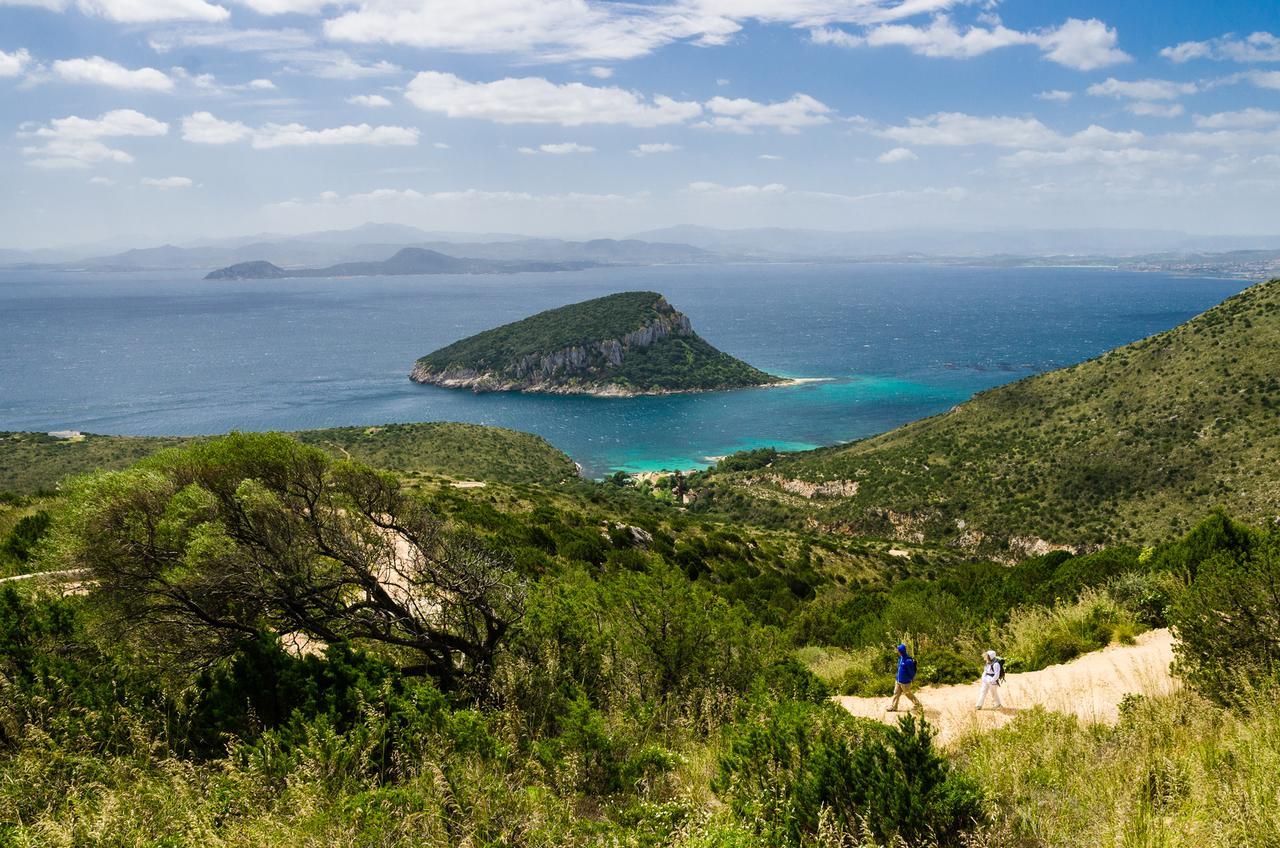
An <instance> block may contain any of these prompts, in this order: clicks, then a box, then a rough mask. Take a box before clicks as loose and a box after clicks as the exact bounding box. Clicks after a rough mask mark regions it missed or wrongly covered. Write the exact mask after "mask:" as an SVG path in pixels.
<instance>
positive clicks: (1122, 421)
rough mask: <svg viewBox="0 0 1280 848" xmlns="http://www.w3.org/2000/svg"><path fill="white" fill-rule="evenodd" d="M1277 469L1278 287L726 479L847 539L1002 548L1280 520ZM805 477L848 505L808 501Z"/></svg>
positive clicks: (1265, 286) (1250, 292)
mask: <svg viewBox="0 0 1280 848" xmlns="http://www.w3.org/2000/svg"><path fill="white" fill-rule="evenodd" d="M1277 457H1280V280H1273V281H1271V282H1268V283H1262V284H1259V285H1256V286H1254V287H1252V288H1250V289H1247V290H1246V291H1244V292H1242V293H1241V294H1239V295H1237V296H1235V297H1232V298H1230V299H1229V300H1227V301H1225V302H1224V303H1222V304H1220V305H1219V306H1217V307H1214V308H1213V309H1210V310H1209V311H1208V312H1205V313H1204V314H1202V315H1200V316H1198V317H1196V318H1194V319H1192V320H1191V321H1189V322H1187V323H1186V324H1183V325H1181V326H1179V327H1176V328H1174V329H1172V330H1170V331H1168V332H1165V333H1161V334H1159V335H1156V336H1152V337H1151V338H1148V339H1144V340H1142V341H1139V342H1136V343H1134V344H1131V345H1128V346H1126V347H1122V348H1119V349H1117V350H1114V351H1112V352H1110V353H1108V354H1106V355H1104V356H1102V357H1099V358H1098V359H1094V360H1091V361H1089V362H1085V363H1082V364H1080V365H1076V366H1074V367H1071V368H1065V369H1063V370H1060V371H1055V372H1052V373H1048V374H1043V375H1039V376H1036V377H1031V378H1028V379H1025V380H1021V381H1019V382H1016V383H1012V384H1010V385H1006V386H1002V387H999V388H996V389H992V390H990V391H987V392H983V393H982V394H980V395H977V396H976V397H974V398H973V399H972V400H970V401H969V402H967V403H964V404H961V405H960V406H958V407H956V408H955V409H953V410H951V411H950V412H948V413H946V414H943V415H938V416H935V417H933V418H929V419H925V420H923V421H918V422H915V423H913V424H909V425H907V426H905V427H902V428H899V429H897V430H894V431H892V432H890V433H886V434H884V435H881V436H878V437H875V438H871V439H866V440H864V441H860V442H856V443H852V444H848V445H841V446H837V447H832V448H826V449H822V450H818V451H812V452H808V453H803V454H794V455H791V456H788V457H783V458H781V459H780V460H779V461H777V462H775V463H774V464H773V466H772V468H771V469H769V471H768V473H761V472H759V471H757V472H752V473H749V474H738V475H734V476H731V477H728V478H727V479H728V480H729V481H731V483H732V486H733V488H734V489H735V490H736V491H735V492H734V496H736V497H737V498H738V499H739V502H740V503H743V502H747V503H749V500H748V499H750V500H755V499H761V498H763V499H765V500H770V501H773V504H772V505H770V506H769V507H768V508H771V509H777V508H778V506H779V505H781V506H782V508H783V509H784V510H790V511H792V512H793V513H794V515H802V516H804V518H805V519H807V520H811V521H814V522H817V523H819V524H821V525H826V526H829V527H831V528H833V529H840V530H846V531H853V532H866V533H877V534H880V533H883V534H886V535H894V536H899V537H902V536H913V535H921V536H923V537H924V538H930V539H936V540H951V541H956V542H959V543H961V544H964V545H966V546H969V545H972V546H977V547H986V548H988V549H993V548H995V547H1001V546H1003V545H1004V544H1005V542H1006V541H1007V540H1008V539H1010V538H1011V537H1017V536H1025V537H1041V538H1044V539H1048V540H1052V541H1054V542H1060V543H1069V544H1075V545H1080V544H1090V543H1106V542H1115V541H1123V540H1139V539H1152V538H1160V537H1161V536H1164V535H1167V534H1168V533H1170V532H1171V531H1176V530H1179V529H1181V528H1184V527H1186V526H1188V525H1189V523H1190V522H1191V521H1194V520H1195V519H1196V518H1198V517H1200V516H1202V515H1203V514H1204V513H1205V512H1206V511H1207V510H1209V509H1212V508H1213V507H1215V506H1219V505H1223V506H1226V507H1227V508H1228V509H1229V510H1230V511H1231V512H1232V513H1234V514H1236V515H1239V516H1241V517H1244V518H1248V519H1250V520H1255V521H1262V520H1268V519H1270V518H1272V517H1273V516H1275V515H1276V514H1277V513H1280V466H1277V464H1276V462H1277V460H1276V458H1277ZM790 481H806V482H808V483H827V484H828V485H827V488H826V491H830V492H834V493H835V494H833V495H832V496H831V497H823V496H822V494H821V493H819V494H818V495H817V496H812V497H809V498H805V497H802V496H799V495H796V494H794V492H795V491H796V490H797V489H798V486H797V485H796V484H795V483H793V482H790ZM833 481H834V482H833ZM854 483H856V484H857V485H856V487H855V486H854V485H853V484H854ZM788 488H789V489H790V491H788ZM854 489H856V491H852V490H854ZM810 491H811V490H810ZM744 495H745V496H746V498H744V497H743V496H744ZM756 506H757V508H759V507H760V506H761V505H759V504H757V505H756ZM1030 541H1031V540H1029V539H1028V540H1022V541H1018V540H1015V542H1014V544H1013V547H1014V548H1015V549H1018V548H1019V547H1022V548H1023V549H1025V548H1026V546H1027V544H1028V543H1029V542H1030Z"/></svg>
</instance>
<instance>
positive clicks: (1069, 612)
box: [992, 589, 1141, 671]
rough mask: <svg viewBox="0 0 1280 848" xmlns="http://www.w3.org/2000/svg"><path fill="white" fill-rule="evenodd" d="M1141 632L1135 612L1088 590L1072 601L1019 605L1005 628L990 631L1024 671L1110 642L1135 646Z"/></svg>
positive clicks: (1104, 594)
mask: <svg viewBox="0 0 1280 848" xmlns="http://www.w3.org/2000/svg"><path fill="white" fill-rule="evenodd" d="M1140 630H1141V625H1139V624H1138V621H1137V619H1136V617H1135V616H1134V614H1133V612H1132V611H1130V610H1128V609H1126V608H1125V607H1122V606H1121V605H1120V604H1118V603H1116V601H1115V599H1114V598H1112V597H1111V596H1110V595H1109V594H1108V593H1107V592H1106V591H1104V590H1098V589H1086V590H1085V591H1084V592H1082V593H1081V594H1080V597H1079V598H1078V599H1077V600H1075V601H1074V602H1071V603H1061V604H1058V605H1056V606H1053V607H1041V606H1031V607H1020V608H1018V609H1015V610H1014V611H1013V612H1012V613H1011V614H1010V616H1009V621H1008V623H1007V624H1005V625H1004V626H1003V627H997V628H994V629H993V631H992V642H993V644H1003V645H1005V646H1006V647H1005V648H1004V649H1003V653H1004V654H1005V655H1006V656H1007V657H1008V658H1009V660H1010V667H1011V668H1012V667H1013V665H1014V663H1016V664H1017V668H1019V669H1020V670H1023V671H1033V670H1035V669H1040V668H1044V667H1046V666H1050V665H1055V664H1057V663H1063V662H1067V661H1069V660H1073V659H1075V658H1076V657H1078V656H1080V655H1081V654H1086V653H1088V652H1089V651H1094V650H1097V649H1099V648H1105V647H1106V646H1107V645H1109V644H1111V643H1112V642H1131V641H1132V640H1133V637H1134V636H1135V635H1136V634H1137V633H1138V632H1139V631H1140Z"/></svg>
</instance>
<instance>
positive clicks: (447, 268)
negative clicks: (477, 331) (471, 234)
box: [205, 247, 599, 280]
mask: <svg viewBox="0 0 1280 848" xmlns="http://www.w3.org/2000/svg"><path fill="white" fill-rule="evenodd" d="M598 264H599V263H596V262H534V261H524V260H518V259H467V258H463V257H458V256H448V255H446V254H444V253H439V252H437V251H434V250H426V249H425V248H421V247H406V248H404V249H402V250H400V251H398V252H397V253H396V254H395V255H394V256H392V257H391V258H390V259H386V260H383V261H381V262H342V263H339V264H337V265H330V266H329V267H327V268H281V267H280V266H279V265H273V264H272V263H270V262H264V261H256V262H239V263H237V264H235V265H228V266H227V267H226V268H219V269H218V270H216V271H211V272H209V273H208V274H206V275H205V279H206V280H278V279H282V278H284V277H389V276H406V275H410V274H518V273H521V272H526V271H580V270H582V269H584V268H594V267H596V266H597V265H598Z"/></svg>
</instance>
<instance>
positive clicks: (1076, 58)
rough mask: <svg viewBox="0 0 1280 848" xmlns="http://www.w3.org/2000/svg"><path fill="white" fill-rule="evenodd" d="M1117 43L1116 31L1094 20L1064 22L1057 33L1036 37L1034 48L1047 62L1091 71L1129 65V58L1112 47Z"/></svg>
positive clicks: (1052, 32) (1069, 19)
mask: <svg viewBox="0 0 1280 848" xmlns="http://www.w3.org/2000/svg"><path fill="white" fill-rule="evenodd" d="M1118 40H1119V39H1118V37H1117V35H1116V31H1115V30H1114V29H1112V28H1111V27H1109V26H1107V25H1106V24H1104V23H1103V22H1102V21H1100V20H1098V19H1097V18H1090V19H1089V20H1087V21H1084V20H1080V19H1079V18H1068V19H1067V21H1066V23H1064V24H1063V25H1062V26H1060V27H1058V28H1057V29H1055V30H1051V31H1046V32H1042V33H1040V34H1039V36H1038V40H1037V44H1039V46H1040V49H1041V50H1044V51H1045V54H1044V57H1045V58H1046V59H1048V60H1049V61H1050V62H1057V63H1058V64H1059V65H1064V66H1066V67H1068V68H1074V69H1075V70H1077V71H1092V70H1096V69H1098V68H1105V67H1107V66H1108V65H1118V64H1120V63H1122V62H1129V61H1132V58H1133V57H1131V56H1130V55H1129V54H1128V53H1125V52H1124V51H1123V50H1121V49H1120V48H1118V47H1117V46H1116V44H1117V42H1118Z"/></svg>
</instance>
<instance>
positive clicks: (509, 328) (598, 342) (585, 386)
mask: <svg viewBox="0 0 1280 848" xmlns="http://www.w3.org/2000/svg"><path fill="white" fill-rule="evenodd" d="M409 376H410V378H411V379H413V380H415V381H417V382H419V383H428V384H431V385H435V386H443V387H445V388H457V389H471V390H472V391H475V392H509V391H516V392H536V393H544V394H562V395H595V396H599V397H630V396H634V395H660V394H674V393H677V392H712V391H722V390H727V389H742V388H750V387H756V386H771V385H778V384H781V383H785V382H787V381H786V380H785V379H783V378H781V377H775V376H774V375H772V374H766V373H765V372H763V371H761V370H759V369H758V368H754V367H752V366H751V365H748V364H747V363H745V362H743V361H742V360H740V359H736V358H735V357H732V356H730V355H729V354H727V353H724V352H723V351H720V350H717V349H716V348H715V347H713V346H712V345H711V344H709V343H708V342H707V341H706V340H705V339H703V338H702V337H701V336H699V335H698V334H697V333H695V332H694V331H693V326H692V325H691V324H690V322H689V319H688V317H686V316H685V315H683V314H682V313H680V312H678V311H676V309H675V308H674V307H672V306H671V304H669V303H667V300H666V298H664V297H663V296H662V295H661V294H658V293H657V292H647V291H641V292H622V293H620V294H611V295H608V296H606V297H599V298H595V299H594V300H587V301H583V302H581V303H574V304H571V305H569V306H562V307H559V308H558V309H550V310H547V311H546V312H539V313H538V314H537V315H533V316H530V317H529V318H525V319H523V320H521V321H516V322H514V323H511V324H504V325H503V326H501V327H496V328H494V329H492V330H486V331H485V332H483V333H478V334H476V335H474V336H470V337H468V338H465V339H462V340H461V341H457V342H454V343H453V344H451V345H449V346H447V347H443V348H441V349H440V350H437V351H435V352H434V353H431V354H428V355H427V356H424V357H422V358H421V359H419V360H418V361H417V363H415V364H414V366H413V371H412V373H411V374H410V375H409Z"/></svg>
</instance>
